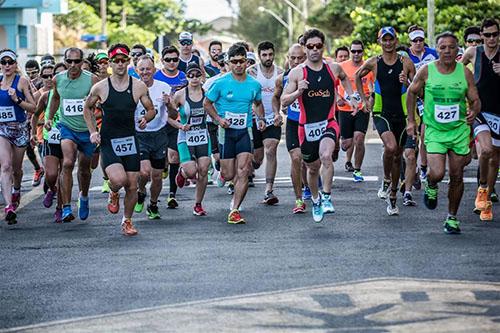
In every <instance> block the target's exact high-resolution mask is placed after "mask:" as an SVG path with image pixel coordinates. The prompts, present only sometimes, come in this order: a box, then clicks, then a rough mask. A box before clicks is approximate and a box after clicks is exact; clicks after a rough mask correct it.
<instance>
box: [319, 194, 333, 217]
mask: <svg viewBox="0 0 500 333" xmlns="http://www.w3.org/2000/svg"><path fill="white" fill-rule="evenodd" d="M321 206H322V207H323V213H324V214H331V213H335V208H334V207H333V204H332V197H331V195H330V194H324V193H322V194H321Z"/></svg>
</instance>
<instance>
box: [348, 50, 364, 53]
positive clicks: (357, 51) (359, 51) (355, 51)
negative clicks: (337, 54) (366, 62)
mask: <svg viewBox="0 0 500 333" xmlns="http://www.w3.org/2000/svg"><path fill="white" fill-rule="evenodd" d="M351 53H352V54H357V53H359V54H361V53H363V50H351Z"/></svg>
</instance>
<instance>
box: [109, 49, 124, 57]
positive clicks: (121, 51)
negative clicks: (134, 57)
mask: <svg viewBox="0 0 500 333" xmlns="http://www.w3.org/2000/svg"><path fill="white" fill-rule="evenodd" d="M117 55H123V56H126V57H128V51H127V49H125V48H124V47H117V48H116V49H114V50H113V51H111V52H108V56H109V59H113V58H114V57H116V56H117Z"/></svg>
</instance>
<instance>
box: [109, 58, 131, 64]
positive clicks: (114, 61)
mask: <svg viewBox="0 0 500 333" xmlns="http://www.w3.org/2000/svg"><path fill="white" fill-rule="evenodd" d="M128 61H129V59H128V58H115V59H113V60H112V62H113V63H114V64H125V63H127V62H128Z"/></svg>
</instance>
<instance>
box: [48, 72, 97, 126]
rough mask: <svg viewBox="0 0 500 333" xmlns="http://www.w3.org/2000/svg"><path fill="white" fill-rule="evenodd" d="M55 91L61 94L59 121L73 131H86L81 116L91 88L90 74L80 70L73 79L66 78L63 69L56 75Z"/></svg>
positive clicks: (66, 73) (66, 75)
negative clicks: (77, 75) (78, 74)
mask: <svg viewBox="0 0 500 333" xmlns="http://www.w3.org/2000/svg"><path fill="white" fill-rule="evenodd" d="M56 82H57V91H58V92H59V95H60V96H61V101H60V103H59V116H60V122H61V124H63V125H64V126H66V127H68V128H69V129H71V130H73V131H75V132H86V131H88V128H87V124H86V123H85V119H84V118H83V103H84V100H85V98H86V97H87V96H88V94H89V93H90V88H92V74H91V73H90V72H87V71H82V74H80V76H79V77H78V78H76V79H75V80H71V79H70V78H68V72H67V71H64V72H61V73H59V74H57V75H56Z"/></svg>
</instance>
